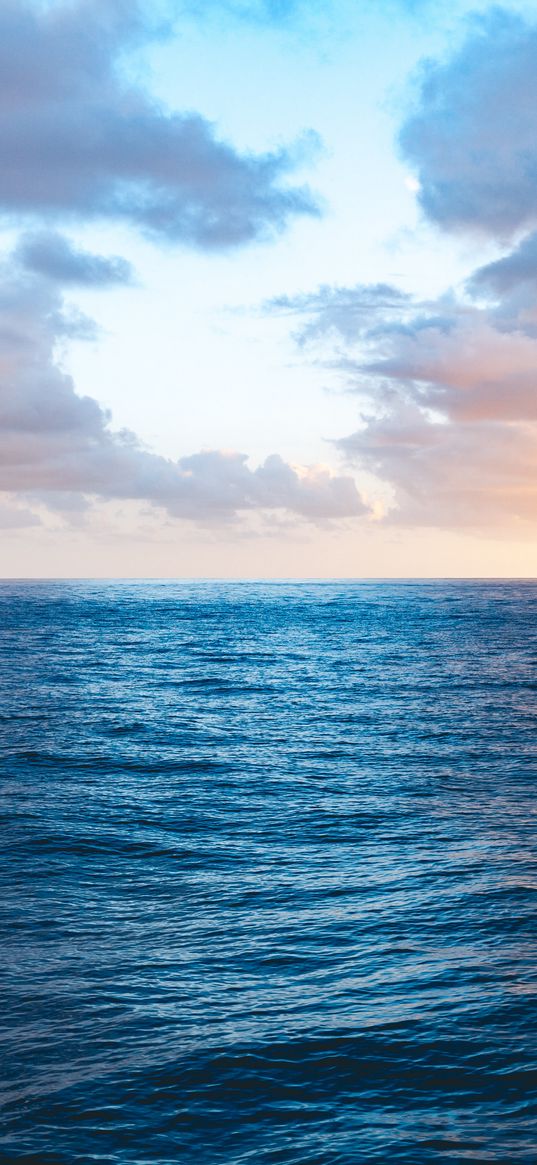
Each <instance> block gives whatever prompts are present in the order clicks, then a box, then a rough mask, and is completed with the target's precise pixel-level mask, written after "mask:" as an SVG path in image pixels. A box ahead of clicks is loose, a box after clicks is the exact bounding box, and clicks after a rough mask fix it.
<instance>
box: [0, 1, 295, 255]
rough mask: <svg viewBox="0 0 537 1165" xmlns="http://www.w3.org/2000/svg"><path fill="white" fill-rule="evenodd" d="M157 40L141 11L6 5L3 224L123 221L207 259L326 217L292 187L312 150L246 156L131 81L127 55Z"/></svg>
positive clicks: (100, 5) (112, 6)
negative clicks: (301, 218) (300, 220)
mask: <svg viewBox="0 0 537 1165" xmlns="http://www.w3.org/2000/svg"><path fill="white" fill-rule="evenodd" d="M150 32H151V29H150V27H149V24H148V20H147V9H144V7H143V6H142V5H141V4H139V3H137V2H136V0H131V2H129V3H127V2H126V0H73V2H71V3H59V4H58V3H55V4H53V5H52V6H45V7H44V8H43V7H36V6H35V4H32V3H30V2H29V0H3V4H2V6H1V8H0V156H1V157H2V167H1V169H0V213H4V215H9V216H12V217H13V218H14V219H15V220H16V221H20V220H21V219H24V218H26V217H28V216H29V217H30V218H32V217H33V218H35V217H37V218H38V219H39V220H41V221H42V220H43V219H49V220H52V221H54V220H57V219H61V220H62V221H63V222H65V220H66V219H67V218H71V219H73V220H77V219H83V220H91V219H96V218H100V219H113V220H123V221H126V222H128V223H131V224H133V225H134V226H136V227H138V228H141V229H142V230H144V231H146V232H149V233H150V234H154V235H157V236H159V235H160V236H162V237H165V238H167V239H170V240H177V241H182V242H186V243H189V244H192V245H193V246H197V247H201V248H206V249H219V248H227V247H234V246H238V245H240V244H243V243H247V242H249V241H251V240H253V239H256V238H263V237H265V236H267V235H269V234H271V233H273V232H274V231H279V230H281V229H282V228H283V227H284V226H285V225H286V223H287V222H288V221H289V219H290V218H292V217H293V216H295V215H303V214H306V215H312V214H316V213H317V207H316V204H315V201H314V199H313V197H312V195H311V194H310V192H309V191H308V190H307V189H305V188H304V187H297V186H289V185H288V184H287V176H288V174H289V172H290V171H291V170H292V169H293V166H294V165H295V162H296V161H299V160H300V158H299V154H300V150H298V152H297V150H295V151H293V150H292V149H291V150H289V149H283V148H282V149H278V150H276V151H274V152H272V153H266V154H261V155H255V154H251V153H239V152H237V151H236V150H235V149H234V148H233V147H232V146H230V145H228V144H227V143H225V142H223V141H221V140H220V139H219V138H218V137H217V134H216V132H215V129H214V127H213V126H212V125H211V124H210V123H209V122H207V121H206V120H205V119H204V118H203V117H201V116H200V115H199V114H197V113H195V112H191V111H187V112H169V111H168V110H166V109H164V108H163V107H162V106H161V105H159V104H157V102H156V101H154V100H152V99H151V97H150V96H149V95H148V94H147V93H146V92H145V90H144V89H142V87H141V86H140V85H139V84H137V83H135V82H134V81H132V80H129V79H128V75H127V72H126V70H125V68H124V56H125V53H127V52H128V51H129V50H132V49H133V48H135V47H137V46H138V45H139V44H140V43H143V41H144V40H145V39H147V37H148V36H149V35H150ZM312 140H313V139H312ZM297 149H298V147H297ZM301 149H302V155H303V147H301ZM302 155H301V156H302Z"/></svg>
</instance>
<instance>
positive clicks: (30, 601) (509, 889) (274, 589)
mask: <svg viewBox="0 0 537 1165" xmlns="http://www.w3.org/2000/svg"><path fill="white" fill-rule="evenodd" d="M536 616H537V584H533V583H504V582H497V583H494V582H493V583H476V582H467V583H464V582H461V583H459V582H447V583H404V584H403V583H401V584H396V583H352V582H351V583H348V582H334V583H209V582H207V583H170V582H163V583H161V582H148V583H146V582H144V583H139V582H132V583H129V582H126V583H125V582H110V583H101V582H88V583H79V582H57V583H49V582H46V583H45V582H43V583H38V582H36V583H15V582H9V583H3V584H0V621H1V627H2V635H1V646H0V665H1V666H0V748H1V756H2V772H3V780H2V821H3V829H2V852H1V859H0V874H1V878H2V884H3V890H2V905H1V911H2V923H3V931H4V934H5V939H4V944H3V951H4V958H3V960H2V962H3V964H4V976H3V978H4V987H3V1008H2V1020H1V1028H2V1030H1V1040H2V1047H1V1049H0V1051H1V1056H2V1065H3V1067H2V1093H1V1102H2V1113H3V1122H2V1132H1V1135H0V1159H1V1160H2V1161H5V1162H15V1161H16V1162H32V1163H35V1165H40V1163H41V1162H42V1163H43V1165H67V1163H69V1165H71V1163H74V1162H81V1163H84V1165H85V1163H89V1162H91V1163H93V1162H98V1163H109V1162H110V1163H115V1162H125V1163H135V1165H149V1163H152V1165H172V1163H176V1162H189V1163H190V1162H194V1163H195V1162H198V1163H199V1165H250V1163H252V1165H325V1163H326V1165H362V1163H363V1165H366V1163H370V1162H371V1163H373V1162H374V1163H378V1165H390V1163H392V1162H398V1163H399V1162H401V1163H402V1162H404V1163H405V1165H434V1163H436V1162H438V1163H441V1165H447V1163H448V1162H473V1163H476V1162H483V1163H485V1162H487V1163H490V1162H501V1163H502V1165H514V1163H519V1162H520V1163H522V1162H528V1163H530V1162H531V1163H532V1165H535V1162H536V1161H537V1149H536V1145H537V1099H536V1091H535V1086H536V1075H535V1067H534V1065H535V1050H536V1038H535V1037H536V1010H535V998H536V997H535V991H536V984H537V976H536V972H535V953H536V950H535V946H536V943H535V932H536V908H535V903H536V895H535V890H536V886H537V861H536V834H537V818H536V809H537V805H536V801H535V797H534V791H535V784H536V776H537V763H536V748H535V713H536V710H537V666H536V664H537V629H536V627H537V624H536Z"/></svg>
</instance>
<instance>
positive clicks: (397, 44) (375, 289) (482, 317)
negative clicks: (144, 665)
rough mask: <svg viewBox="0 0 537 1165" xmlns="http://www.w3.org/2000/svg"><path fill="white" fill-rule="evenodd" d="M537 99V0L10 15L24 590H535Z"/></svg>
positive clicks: (2, 512) (176, 0) (15, 560)
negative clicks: (140, 584) (231, 582)
mask: <svg viewBox="0 0 537 1165" xmlns="http://www.w3.org/2000/svg"><path fill="white" fill-rule="evenodd" d="M447 7H448V8H449V11H446V8H447ZM536 108H537V0H533V2H532V3H528V2H527V0H526V2H522V0H520V2H515V0H512V2H510V3H507V4H503V5H493V4H490V3H473V4H472V3H467V2H465V0H454V2H453V3H452V4H450V5H449V6H446V5H445V4H442V3H437V2H436V0H309V2H308V3H306V0H304V2H301V0H184V2H181V0H158V2H156V0H152V2H151V3H146V2H145V0H2V5H1V6H0V159H1V165H0V246H1V250H2V255H1V258H0V267H1V270H0V490H1V496H0V546H1V556H0V574H1V575H2V576H3V577H32V578H35V577H37V578H48V577H198V576H202V577H237V578H240V577H245V578H252V577H301V576H305V577H320V578H323V577H352V578H354V577H357V578H359V577H365V578H371V577H373V578H375V577H396V578H397V577H435V576H441V577H449V576H454V577H474V576H475V577H481V576H495V577H505V576H516V577H535V576H537V540H536V537H535V535H536V533H537V131H536V122H535V109H536Z"/></svg>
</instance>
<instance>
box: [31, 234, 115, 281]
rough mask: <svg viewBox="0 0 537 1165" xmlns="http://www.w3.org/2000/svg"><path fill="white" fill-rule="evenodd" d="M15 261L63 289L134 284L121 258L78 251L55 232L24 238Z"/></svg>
mask: <svg viewBox="0 0 537 1165" xmlns="http://www.w3.org/2000/svg"><path fill="white" fill-rule="evenodd" d="M16 259H17V260H18V261H19V263H20V264H21V266H23V267H25V268H26V269H27V270H28V271H34V272H35V273H36V274H37V275H43V276H45V278H46V279H51V280H53V281H54V282H56V283H58V284H59V285H60V286H68V285H70V284H72V285H75V286H79V287H110V286H113V285H115V284H122V283H131V282H132V280H133V277H134V272H133V268H132V266H131V264H130V263H128V262H127V260H126V259H122V258H121V256H119V255H113V256H110V257H105V256H104V255H93V254H91V253H90V252H89V251H83V250H79V249H77V248H76V247H74V246H73V245H72V243H70V242H69V240H68V239H66V238H64V236H63V235H60V234H57V233H56V231H38V232H35V233H33V234H26V235H23V237H22V238H21V240H20V242H19V245H18V247H17V251H16Z"/></svg>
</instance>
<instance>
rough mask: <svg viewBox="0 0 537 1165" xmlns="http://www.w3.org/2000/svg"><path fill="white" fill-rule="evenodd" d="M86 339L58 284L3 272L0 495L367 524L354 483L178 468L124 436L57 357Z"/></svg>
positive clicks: (269, 465) (229, 466) (223, 466)
mask: <svg viewBox="0 0 537 1165" xmlns="http://www.w3.org/2000/svg"><path fill="white" fill-rule="evenodd" d="M80 334H82V335H83V334H84V326H83V327H82V332H81V328H80V320H79V318H78V317H73V316H72V315H69V313H66V312H65V310H64V306H63V303H62V299H61V296H60V293H59V291H58V289H57V287H56V286H55V285H54V283H53V282H51V281H50V280H49V279H46V278H44V277H40V276H38V275H35V274H34V273H29V272H28V271H21V270H20V269H18V268H17V266H16V263H14V262H10V263H8V264H6V267H5V268H4V270H3V271H1V272H0V490H2V491H4V492H6V493H9V494H13V493H16V494H18V495H26V496H27V497H28V498H31V499H32V501H34V500H35V499H39V500H41V501H42V502H44V503H45V504H47V502H48V503H49V505H50V506H51V507H52V508H54V509H62V508H63V509H70V510H73V507H74V508H75V509H77V508H80V496H81V495H82V497H83V498H84V497H88V496H90V497H96V498H104V499H112V498H122V499H140V500H143V501H147V502H150V503H152V504H153V505H154V506H156V507H160V508H161V509H164V510H166V511H167V512H168V513H169V514H171V515H173V516H175V517H182V518H188V519H192V520H195V521H205V522H222V521H229V520H233V519H234V518H235V517H236V516H237V515H238V514H240V513H243V512H247V511H254V510H260V511H265V510H277V511H284V512H289V513H291V514H294V515H298V516H300V517H302V518H305V519H306V520H309V521H314V522H316V521H317V522H324V521H326V520H330V519H336V518H342V517H348V516H357V515H363V514H365V513H366V512H367V507H366V505H365V503H364V502H363V500H362V499H361V497H360V495H359V494H358V491H357V488H356V485H355V483H354V480H353V478H352V477H350V476H348V475H334V474H332V473H331V472H330V471H329V470H328V469H326V468H323V467H320V466H309V467H297V466H293V465H289V464H287V463H286V462H284V461H283V460H282V458H280V457H279V456H278V455H276V454H273V455H272V456H270V457H268V458H267V459H266V460H265V462H264V463H263V464H262V465H260V466H258V467H257V468H254V469H252V468H250V467H249V465H248V459H247V457H246V456H245V455H244V454H241V453H237V452H225V451H221V450H214V451H206V452H200V453H196V454H194V455H191V456H187V457H182V458H179V459H178V460H177V461H172V460H170V459H168V458H165V457H161V456H159V455H158V454H155V453H153V452H151V451H149V450H147V449H145V448H144V447H143V446H142V445H141V444H140V442H139V441H138V439H137V438H136V436H135V435H134V434H132V433H130V432H126V431H116V430H114V429H113V428H112V426H111V417H110V415H109V413H107V412H106V411H105V410H104V409H103V408H101V406H100V405H99V404H98V403H97V401H96V400H94V399H93V398H92V397H89V396H84V397H81V396H79V395H77V393H76V391H75V387H74V384H73V382H72V379H71V378H70V377H69V376H68V375H67V374H66V373H65V372H64V371H63V370H62V368H61V367H60V365H59V364H58V362H57V359H56V357H55V352H56V349H57V346H58V343H60V344H61V343H62V342H65V341H66V340H68V339H69V338H71V337H73V336H75V335H78V336H79V335H80Z"/></svg>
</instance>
